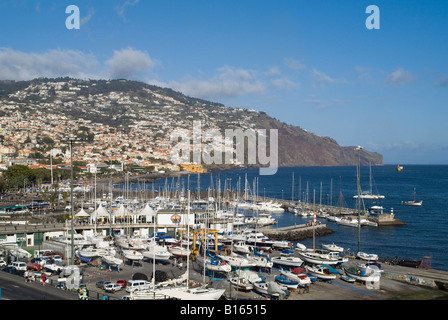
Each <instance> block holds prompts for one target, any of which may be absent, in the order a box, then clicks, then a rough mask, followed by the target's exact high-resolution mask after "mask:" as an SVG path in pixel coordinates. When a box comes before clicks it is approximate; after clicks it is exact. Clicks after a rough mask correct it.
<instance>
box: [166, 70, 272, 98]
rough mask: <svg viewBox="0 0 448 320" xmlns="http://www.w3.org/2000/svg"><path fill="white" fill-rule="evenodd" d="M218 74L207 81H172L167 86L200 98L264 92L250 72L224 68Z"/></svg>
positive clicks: (259, 82)
mask: <svg viewBox="0 0 448 320" xmlns="http://www.w3.org/2000/svg"><path fill="white" fill-rule="evenodd" d="M218 72H219V73H218V74H217V75H215V76H214V77H212V78H211V79H209V80H197V79H192V78H189V79H186V80H185V81H183V82H177V81H172V82H170V83H169V84H168V86H170V87H171V88H173V89H175V90H178V91H180V92H182V93H184V94H187V95H190V96H195V97H201V98H229V97H238V96H242V95H245V94H252V93H263V92H264V91H265V86H264V84H263V83H262V82H261V81H259V80H257V79H255V75H254V72H253V71H251V70H245V69H234V68H231V67H229V66H225V67H222V68H220V69H218Z"/></svg>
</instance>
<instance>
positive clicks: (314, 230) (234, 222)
mask: <svg viewBox="0 0 448 320" xmlns="http://www.w3.org/2000/svg"><path fill="white" fill-rule="evenodd" d="M111 194H112V195H113V198H112V199H115V200H114V201H109V202H108V201H105V204H103V205H101V206H98V207H96V208H95V207H93V208H89V207H84V208H83V207H81V208H77V209H76V211H74V213H75V215H74V216H75V217H76V218H75V220H74V223H73V224H72V223H71V222H72V221H71V220H70V219H68V220H66V221H65V222H64V223H56V222H54V223H48V221H49V219H48V218H49V216H45V219H44V216H42V215H41V216H40V218H41V219H42V222H41V223H36V220H35V219H37V218H38V216H39V215H35V216H34V219H33V220H30V219H29V218H30V217H28V218H27V217H26V216H23V215H22V216H21V218H20V217H19V216H17V217H16V218H15V219H12V220H8V221H5V220H4V223H3V224H2V225H1V226H0V238H1V239H3V241H2V244H1V249H2V252H1V253H0V254H1V255H2V259H4V260H5V263H4V264H3V270H4V271H7V272H9V273H19V274H20V273H21V272H22V271H23V270H19V269H17V268H16V267H14V266H13V264H12V262H13V261H17V260H18V261H23V262H25V264H26V266H27V267H28V268H30V270H33V271H32V272H33V273H36V274H38V275H39V274H42V273H41V272H42V270H44V271H45V273H47V274H48V278H49V279H50V280H51V281H52V283H53V284H55V285H61V284H60V283H61V282H64V281H66V280H64V279H66V277H67V274H68V275H70V271H67V272H66V271H64V270H66V269H67V266H69V265H71V264H72V260H74V261H75V265H77V266H78V267H79V268H81V269H82V270H83V274H90V273H91V274H92V277H91V279H90V280H89V281H87V282H84V283H83V285H85V286H87V287H88V288H89V292H90V293H89V297H90V299H102V298H103V297H106V299H122V298H124V299H150V298H151V297H156V296H157V297H158V299H162V298H163V299H184V298H185V299H189V298H190V299H192V298H194V297H196V296H194V295H197V294H199V292H201V293H200V294H203V295H205V294H208V293H210V297H212V296H213V293H216V294H218V292H219V291H218V292H216V290H221V291H222V293H221V295H220V296H219V297H218V299H231V300H233V299H235V298H236V297H237V299H250V300H258V299H266V297H268V298H270V299H290V300H294V299H307V297H314V298H315V299H330V298H329V296H328V295H327V292H325V293H324V292H323V291H321V290H320V288H322V286H323V287H325V288H327V289H328V292H332V290H333V289H334V288H338V287H337V286H338V284H341V286H342V284H344V285H345V286H347V285H353V286H355V288H358V289H359V288H360V287H359V286H366V283H370V282H372V281H373V282H374V283H376V284H375V286H376V285H378V284H379V285H380V288H381V290H380V291H375V290H378V289H377V288H376V289H375V288H370V289H368V290H367V291H366V292H369V295H368V296H369V297H368V298H367V297H366V298H367V299H372V298H373V299H389V298H392V299H393V298H394V297H396V295H398V294H400V295H401V294H404V295H405V294H406V292H412V291H413V290H414V287H417V288H426V289H429V290H436V291H437V292H439V291H440V292H439V293H440V294H442V296H443V294H444V292H445V291H446V286H447V272H446V271H444V270H440V269H437V268H436V269H434V265H435V264H434V259H433V258H434V257H433V256H432V255H421V256H420V257H412V256H403V257H401V258H399V257H396V256H395V257H393V256H387V255H384V254H383V253H382V252H383V251H382V250H383V249H385V248H384V247H381V248H380V247H378V246H372V244H371V243H368V245H367V244H366V242H367V241H366V240H364V239H365V237H366V235H369V233H371V232H375V233H378V232H381V233H385V232H386V233H387V232H390V230H400V228H403V227H406V226H407V225H408V224H409V222H412V221H409V220H408V221H406V223H402V222H401V219H395V217H394V218H393V219H390V218H389V220H390V221H394V223H392V224H389V225H385V224H382V223H378V224H376V225H374V224H365V225H362V226H361V225H359V226H358V225H356V228H353V227H348V226H344V225H340V224H338V223H337V221H336V218H347V217H350V216H351V217H352V219H353V220H354V221H361V216H359V215H358V216H356V215H355V213H356V210H355V209H352V208H349V207H341V206H334V205H333V206H331V205H324V204H321V203H319V205H317V204H316V201H315V199H313V200H314V201H312V202H302V201H297V200H296V201H293V200H292V199H278V198H269V197H263V198H260V199H259V201H255V202H254V201H250V200H248V199H246V200H244V201H242V200H240V201H235V200H237V199H241V198H242V195H243V193H242V191H241V190H228V191H226V192H225V193H224V192H223V193H221V194H214V197H211V196H210V191H202V192H200V193H196V195H195V196H194V197H191V196H189V197H187V196H186V195H187V194H186V193H181V192H179V193H178V195H177V196H176V197H173V196H171V197H160V196H158V197H155V198H152V197H151V191H147V193H146V194H145V195H144V196H143V197H142V198H141V200H138V199H136V198H133V199H132V198H128V197H124V196H123V191H122V190H121V189H120V188H114V190H113V192H112V193H111ZM164 195H165V196H166V195H168V193H165V194H164ZM188 195H191V192H188ZM224 195H225V197H224ZM201 199H207V200H201ZM214 199H220V200H219V201H218V200H214ZM102 200H103V201H104V199H102ZM106 200H107V199H106ZM372 207H376V208H375V211H369V212H367V211H365V212H364V214H365V218H376V219H377V220H376V221H380V220H378V217H382V216H386V215H390V216H392V214H388V213H384V212H383V208H384V207H383V206H381V208H380V206H377V205H376V206H372ZM262 208H263V209H262ZM298 209H299V211H297V210H298ZM310 210H311V212H312V214H311V215H310V214H307V216H303V215H301V214H299V213H298V212H301V211H304V212H305V211H306V212H309V211H310ZM342 211H344V213H345V214H341V212H342ZM396 211H398V210H396ZM392 212H394V211H392V210H391V213H392ZM370 213H372V216H370ZM260 216H261V217H263V219H264V220H263V221H266V219H271V220H274V223H269V224H266V223H260V224H258V223H256V221H257V218H259V217H260ZM394 216H395V215H394ZM332 218H333V219H332ZM368 220H369V219H368ZM31 221H33V222H31ZM45 221H46V223H45ZM391 228H393V229H391ZM72 229H73V231H74V236H73V238H72V237H71V234H72V233H71V232H72ZM381 230H383V231H381ZM357 231H359V232H361V233H360V234H357ZM341 236H345V237H347V236H349V237H350V238H351V240H350V242H349V243H350V244H351V247H349V246H347V243H348V242H347V240H343V239H342V238H341ZM359 236H361V237H359ZM338 237H339V238H338ZM356 238H358V248H359V245H360V244H361V249H362V250H359V249H358V250H356V249H353V246H356ZM338 239H340V240H338ZM360 240H361V242H360ZM19 244H20V246H19ZM72 248H73V249H74V250H72ZM19 249H20V250H19ZM49 250H51V251H53V252H58V254H60V256H62V257H63V262H62V263H59V262H58V263H56V261H48V259H47V260H45V259H44V258H45V257H44V256H42V252H44V251H49ZM26 253H27V254H26ZM20 254H22V255H20ZM187 257H188V258H187ZM31 261H33V262H32V263H31ZM327 266H328V267H327ZM372 266H379V269H375V268H374V267H372ZM36 268H37V270H39V269H40V271H36ZM360 268H361V269H360ZM362 268H367V269H362ZM442 269H443V268H442ZM354 270H357V271H354ZM363 270H370V272H372V273H373V275H374V277H373V278H358V279H357V278H356V275H357V274H361V273H362V272H364V271H363ZM378 270H380V271H378ZM162 271H163V272H162ZM178 271H184V272H183V273H179V272H178ZM241 271H246V274H245V277H247V279H245V278H244V279H242V278H241ZM86 272H87V273H86ZM161 272H162V273H163V274H164V275H165V277H162V278H163V279H162V278H160V277H159V276H158V278H157V279H158V280H157V279H156V277H155V275H156V274H157V275H160V274H161ZM375 272H376V273H375ZM185 273H186V274H187V276H184V274H185ZM64 274H66V275H65V276H61V275H64ZM100 274H101V275H106V278H107V279H111V277H112V275H113V276H120V279H123V280H125V281H130V280H131V279H132V278H133V277H134V274H143V275H144V278H147V280H145V281H148V288H147V289H145V290H149V291H148V292H146V291H144V292H146V293H144V292H139V293H138V294H135V295H130V294H124V293H125V292H124V290H118V291H117V292H106V291H104V290H98V289H99V288H92V287H91V286H92V285H93V283H92V282H94V281H95V280H96V276H94V275H100ZM291 277H293V279H291ZM376 277H377V278H376ZM92 279H95V280H92ZM107 279H103V280H107ZM120 279H117V280H120ZM151 279H156V281H155V282H154V283H152V282H151ZM366 279H367V281H366ZM372 279H373V280H372ZM159 280H163V281H159ZM98 281H100V280H98ZM108 281H110V280H108ZM166 281H168V282H166ZM191 281H193V282H194V283H195V288H203V289H201V290H194V292H193V291H191V290H190V289H189V288H187V287H185V283H190V282H191ZM159 282H160V283H167V284H166V285H165V284H160V286H159ZM296 282H297V283H296ZM322 282H325V284H323V283H322ZM328 282H331V283H328ZM95 283H96V282H95ZM172 284H176V285H175V286H172ZM180 284H184V286H183V287H182V286H179V285H180ZM335 284H336V285H335ZM404 284H406V290H404V291H402V290H401V289H399V290H398V291H395V289H394V290H392V291H391V292H387V290H386V293H385V292H384V288H387V287H388V286H391V287H396V286H399V287H401V286H403V285H404ZM204 285H206V286H205V287H204ZM407 285H410V286H411V287H408V286H407ZM161 286H168V287H165V288H164V289H163V291H160V290H159V289H161ZM268 287H269V288H270V289H269V290H270V291H269V294H267V295H266V292H267V291H266V290H267V289H268ZM205 288H209V289H211V288H213V289H214V290H213V293H212V292H211V291H210V292H209V290H205ZM341 288H342V287H340V288H338V289H341ZM343 288H344V290H345V289H347V288H346V287H343ZM410 288H412V289H410ZM237 289H238V290H237ZM173 290H174V291H173ZM260 292H264V293H265V294H260ZM317 292H319V296H318V297H317V296H316V295H317ZM236 293H237V294H236ZM305 293H306V294H305ZM439 293H438V294H439ZM204 297H205V296H204ZM215 298H216V296H215ZM352 298H353V299H357V298H356V297H355V296H353V297H352ZM333 299H334V298H333Z"/></svg>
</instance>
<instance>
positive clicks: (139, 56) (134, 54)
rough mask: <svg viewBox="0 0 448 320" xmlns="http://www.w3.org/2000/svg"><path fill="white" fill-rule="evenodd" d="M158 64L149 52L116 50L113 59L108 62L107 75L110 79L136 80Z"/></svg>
mask: <svg viewBox="0 0 448 320" xmlns="http://www.w3.org/2000/svg"><path fill="white" fill-rule="evenodd" d="M156 64H157V62H156V61H155V60H153V59H151V57H150V56H149V54H148V53H147V52H143V51H140V50H135V49H132V48H127V49H122V50H116V51H114V55H113V57H112V58H111V59H109V60H107V61H106V66H107V69H106V74H107V76H108V77H109V78H110V79H128V80H135V79H138V78H139V77H140V76H141V74H142V73H144V72H147V71H150V70H151V69H152V68H154V66H156Z"/></svg>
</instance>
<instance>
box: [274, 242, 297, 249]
mask: <svg viewBox="0 0 448 320" xmlns="http://www.w3.org/2000/svg"><path fill="white" fill-rule="evenodd" d="M272 247H273V248H277V249H290V248H292V247H293V245H292V243H291V242H290V241H286V240H278V241H274V242H273V244H272Z"/></svg>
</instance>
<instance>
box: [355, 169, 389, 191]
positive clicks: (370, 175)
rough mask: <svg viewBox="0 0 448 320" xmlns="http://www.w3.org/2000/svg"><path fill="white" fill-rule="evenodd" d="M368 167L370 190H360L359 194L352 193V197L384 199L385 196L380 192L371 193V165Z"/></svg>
mask: <svg viewBox="0 0 448 320" xmlns="http://www.w3.org/2000/svg"><path fill="white" fill-rule="evenodd" d="M369 167H370V190H369V191H365V192H362V193H361V194H357V195H354V196H353V198H355V199H357V198H358V197H360V198H361V199H374V200H376V199H384V198H385V196H383V195H381V194H373V193H372V180H373V175H372V166H371V165H370V166H369Z"/></svg>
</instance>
